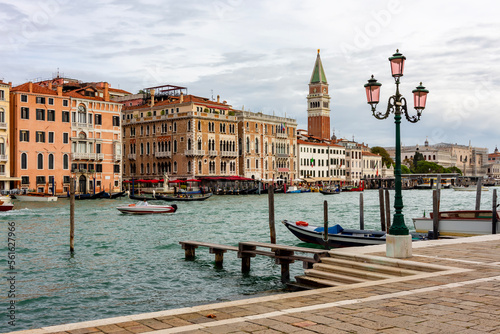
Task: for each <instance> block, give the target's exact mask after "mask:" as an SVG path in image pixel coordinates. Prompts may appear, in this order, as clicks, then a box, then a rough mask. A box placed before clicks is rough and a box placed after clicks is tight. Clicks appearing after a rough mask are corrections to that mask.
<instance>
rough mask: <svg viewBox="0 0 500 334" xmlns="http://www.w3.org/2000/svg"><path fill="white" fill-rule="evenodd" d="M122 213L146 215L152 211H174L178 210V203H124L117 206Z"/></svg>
mask: <svg viewBox="0 0 500 334" xmlns="http://www.w3.org/2000/svg"><path fill="white" fill-rule="evenodd" d="M116 209H117V210H119V211H120V212H122V213H131V214H136V215H145V214H151V213H173V212H175V211H177V205H175V204H172V205H154V204H149V203H148V202H146V201H139V202H137V203H135V204H128V205H122V206H119V207H117V208H116Z"/></svg>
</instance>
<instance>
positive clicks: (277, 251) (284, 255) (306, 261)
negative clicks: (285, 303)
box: [238, 242, 328, 283]
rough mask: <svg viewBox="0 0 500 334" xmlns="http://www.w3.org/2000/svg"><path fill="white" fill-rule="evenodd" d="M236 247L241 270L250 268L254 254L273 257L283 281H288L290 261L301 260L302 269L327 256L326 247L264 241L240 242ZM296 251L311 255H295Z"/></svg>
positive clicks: (244, 270)
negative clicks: (279, 266)
mask: <svg viewBox="0 0 500 334" xmlns="http://www.w3.org/2000/svg"><path fill="white" fill-rule="evenodd" d="M257 247H260V248H270V249H271V250H270V251H266V250H260V249H257ZM238 248H239V251H238V257H239V258H241V271H242V272H248V271H249V270H250V259H251V258H252V257H255V256H256V255H265V256H269V257H274V258H275V261H276V264H279V265H281V281H282V282H283V283H286V282H289V281H290V263H293V262H295V261H302V262H303V267H304V269H309V268H311V267H312V265H313V264H314V263H316V262H319V261H320V260H321V258H322V257H325V256H328V250H326V249H317V248H306V247H296V246H286V245H278V244H271V243H265V242H240V243H239V244H238ZM296 252H299V253H308V254H313V257H309V256H304V255H296V254H295V253H296Z"/></svg>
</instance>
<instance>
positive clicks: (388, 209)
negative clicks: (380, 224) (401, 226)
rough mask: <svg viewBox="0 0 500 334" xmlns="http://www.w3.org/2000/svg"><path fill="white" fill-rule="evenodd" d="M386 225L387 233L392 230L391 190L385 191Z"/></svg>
mask: <svg viewBox="0 0 500 334" xmlns="http://www.w3.org/2000/svg"><path fill="white" fill-rule="evenodd" d="M385 224H386V226H387V231H389V229H390V228H391V199H390V198H389V189H386V190H385Z"/></svg>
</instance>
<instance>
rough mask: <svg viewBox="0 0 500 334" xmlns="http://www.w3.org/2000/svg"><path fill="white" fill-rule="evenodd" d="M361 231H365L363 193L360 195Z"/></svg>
mask: <svg viewBox="0 0 500 334" xmlns="http://www.w3.org/2000/svg"><path fill="white" fill-rule="evenodd" d="M359 229H360V230H364V229H365V208H364V201H363V193H359Z"/></svg>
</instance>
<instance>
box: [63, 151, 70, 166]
mask: <svg viewBox="0 0 500 334" xmlns="http://www.w3.org/2000/svg"><path fill="white" fill-rule="evenodd" d="M63 169H69V156H68V155H67V154H65V155H63Z"/></svg>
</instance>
